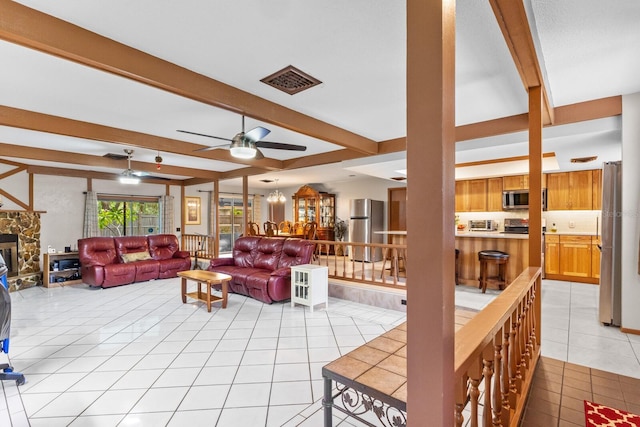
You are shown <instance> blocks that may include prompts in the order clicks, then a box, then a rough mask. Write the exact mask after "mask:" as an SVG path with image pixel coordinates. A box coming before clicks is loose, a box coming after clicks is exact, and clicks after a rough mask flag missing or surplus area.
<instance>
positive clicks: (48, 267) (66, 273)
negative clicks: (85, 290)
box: [42, 252, 82, 288]
mask: <svg viewBox="0 0 640 427" xmlns="http://www.w3.org/2000/svg"><path fill="white" fill-rule="evenodd" d="M63 259H78V252H60V253H55V254H49V253H45V254H44V257H43V260H42V270H43V271H42V285H43V286H44V287H45V288H55V287H58V286H64V285H75V284H78V283H82V278H81V277H80V267H74V268H68V269H65V270H57V271H55V270H54V268H53V265H54V264H55V263H56V262H59V261H60V260H63ZM74 274H75V275H77V276H78V279H71V280H69V277H72V276H73V275H74ZM58 279H64V280H62V281H58Z"/></svg>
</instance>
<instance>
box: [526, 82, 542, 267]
mask: <svg viewBox="0 0 640 427" xmlns="http://www.w3.org/2000/svg"><path fill="white" fill-rule="evenodd" d="M542 108H543V107H542V90H541V87H540V86H536V87H530V88H529V266H530V267H541V266H542V114H543V111H542Z"/></svg>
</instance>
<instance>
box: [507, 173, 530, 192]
mask: <svg viewBox="0 0 640 427" xmlns="http://www.w3.org/2000/svg"><path fill="white" fill-rule="evenodd" d="M502 188H503V189H504V191H509V190H527V189H529V175H512V176H505V177H503V178H502Z"/></svg>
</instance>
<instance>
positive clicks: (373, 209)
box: [349, 199, 384, 262]
mask: <svg viewBox="0 0 640 427" xmlns="http://www.w3.org/2000/svg"><path fill="white" fill-rule="evenodd" d="M383 230H384V202H382V201H380V200H371V199H354V200H351V202H350V204H349V241H350V242H358V243H383V240H384V236H383V235H382V234H376V233H375V232H376V231H383ZM352 258H353V259H354V260H355V261H364V262H375V261H380V260H381V259H382V250H381V248H371V247H368V248H363V247H354V248H353V249H352Z"/></svg>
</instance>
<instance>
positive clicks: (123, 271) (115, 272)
mask: <svg viewBox="0 0 640 427" xmlns="http://www.w3.org/2000/svg"><path fill="white" fill-rule="evenodd" d="M135 279H136V265H135V264H133V263H132V264H109V265H105V266H104V282H103V283H102V287H103V288H108V287H110V286H120V285H128V284H129V283H133V282H134V281H135Z"/></svg>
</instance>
